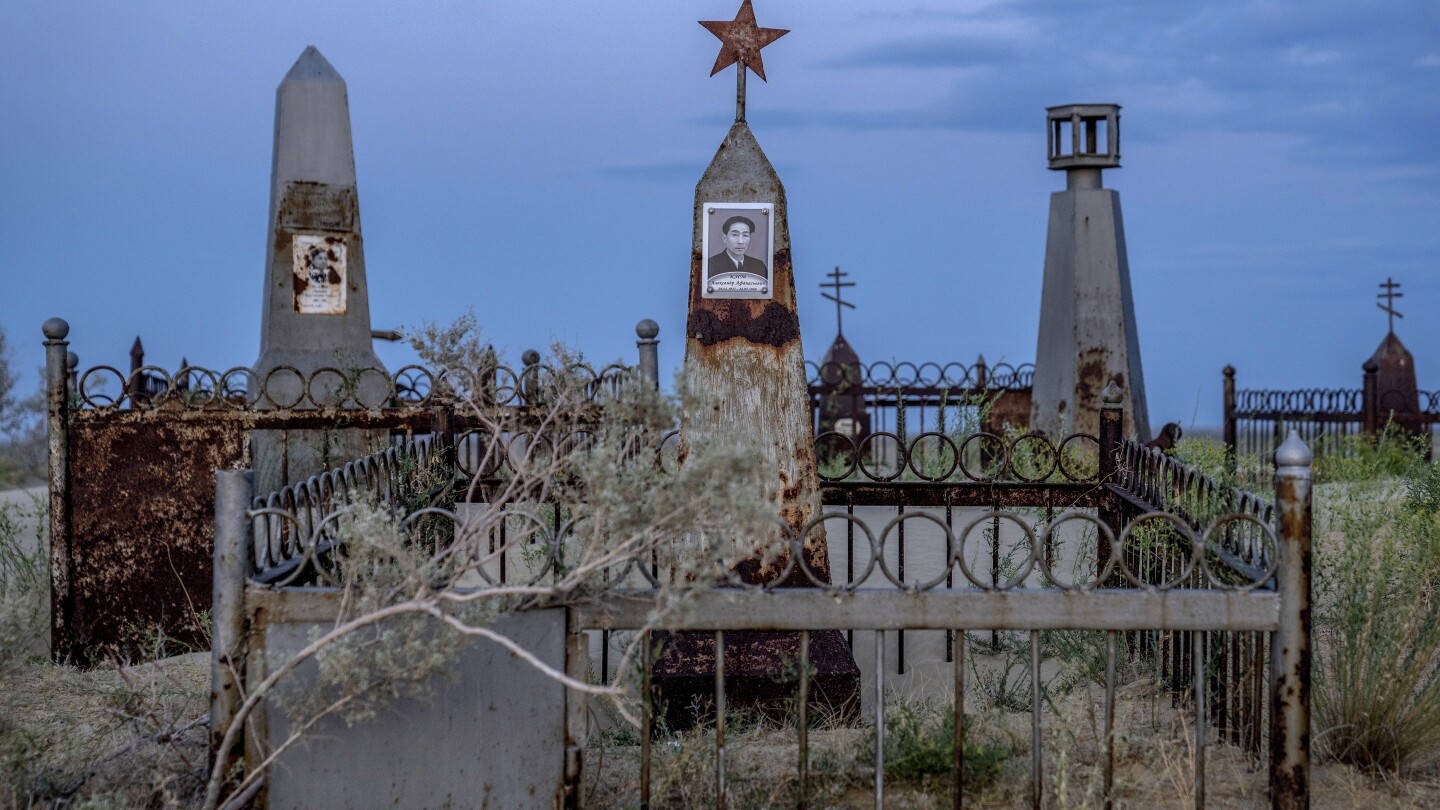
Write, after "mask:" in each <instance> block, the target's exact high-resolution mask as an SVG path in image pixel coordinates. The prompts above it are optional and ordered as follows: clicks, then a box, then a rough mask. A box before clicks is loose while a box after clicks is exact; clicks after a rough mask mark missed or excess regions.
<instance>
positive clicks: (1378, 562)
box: [1315, 447, 1440, 774]
mask: <svg viewBox="0 0 1440 810" xmlns="http://www.w3.org/2000/svg"><path fill="white" fill-rule="evenodd" d="M1400 458H1401V457H1400V456H1398V455H1396V454H1394V453H1393V451H1392V450H1387V449H1386V448H1383V447H1377V448H1376V449H1375V452H1374V455H1373V456H1368V457H1366V456H1362V457H1360V458H1357V459H1355V460H1353V461H1350V462H1345V463H1344V465H1343V466H1341V465H1337V466H1334V467H1331V470H1332V471H1336V470H1340V471H1343V472H1344V473H1345V474H1347V475H1349V476H1354V477H1352V478H1350V479H1349V480H1347V481H1346V482H1345V483H1343V484H1334V485H1331V486H1329V487H1325V488H1323V489H1322V490H1321V492H1322V496H1321V497H1320V498H1317V524H1318V526H1319V528H1320V531H1319V532H1317V536H1319V537H1320V538H1321V539H1322V542H1321V543H1320V544H1318V548H1317V549H1316V566H1315V568H1316V614H1317V621H1316V630H1315V633H1316V639H1317V645H1316V646H1317V654H1316V657H1315V716H1316V721H1317V729H1318V731H1319V734H1318V737H1319V739H1320V740H1322V741H1323V744H1324V746H1325V748H1326V750H1327V751H1329V752H1330V754H1331V755H1332V756H1333V757H1335V758H1336V759H1338V760H1340V761H1342V762H1346V763H1349V764H1352V765H1355V766H1358V767H1361V768H1363V769H1366V770H1370V771H1380V772H1386V773H1391V774H1402V773H1406V772H1409V771H1413V770H1415V769H1417V768H1421V767H1424V766H1426V765H1428V764H1431V763H1434V762H1435V761H1437V759H1440V468H1437V467H1436V466H1435V465H1433V464H1427V463H1416V459H1414V458H1413V457H1411V458H1409V459H1408V460H1406V461H1405V466H1406V469H1407V470H1408V473H1407V475H1406V477H1405V478H1403V479H1399V480H1397V479H1390V478H1386V477H1382V476H1385V475H1386V474H1388V473H1389V472H1390V471H1391V470H1393V469H1395V467H1396V466H1397V465H1398V463H1399V461H1400ZM1361 476H1368V477H1361Z"/></svg>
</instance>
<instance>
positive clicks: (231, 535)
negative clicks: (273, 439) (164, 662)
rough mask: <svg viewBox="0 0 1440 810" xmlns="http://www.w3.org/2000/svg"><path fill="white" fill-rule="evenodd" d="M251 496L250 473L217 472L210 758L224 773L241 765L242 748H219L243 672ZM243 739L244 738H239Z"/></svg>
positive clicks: (237, 705)
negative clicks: (222, 762)
mask: <svg viewBox="0 0 1440 810" xmlns="http://www.w3.org/2000/svg"><path fill="white" fill-rule="evenodd" d="M254 496H255V474H254V473H253V472H251V471H250V470H216V471H215V557H214V560H215V562H214V573H213V575H212V576H213V579H212V580H211V591H210V620H211V635H210V642H211V643H210V756H211V758H212V760H211V761H212V762H213V761H215V760H216V759H219V758H223V759H225V760H226V764H225V769H226V771H229V769H230V766H231V765H232V764H233V763H234V762H235V761H237V760H239V758H240V756H241V754H242V752H243V751H244V745H243V744H242V743H238V742H237V744H236V745H235V747H234V748H232V749H230V750H229V751H221V750H220V744H221V743H222V742H223V741H224V739H225V733H226V732H227V731H228V730H229V729H230V724H231V722H232V721H234V719H235V714H236V712H237V711H239V709H240V702H241V691H240V678H241V675H240V673H241V672H243V671H244V667H245V663H244V661H245V649H244V647H245V579H246V577H247V576H248V574H249V567H250V551H249V544H250V521H249V519H248V518H247V517H246V514H245V513H246V511H247V510H249V508H250V500H251V498H253V497H254ZM241 739H243V736H242V737H241Z"/></svg>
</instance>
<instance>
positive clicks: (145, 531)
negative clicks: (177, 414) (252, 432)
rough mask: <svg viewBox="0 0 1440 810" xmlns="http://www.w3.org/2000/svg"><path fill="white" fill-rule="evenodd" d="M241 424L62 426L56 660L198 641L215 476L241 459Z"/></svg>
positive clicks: (89, 659)
mask: <svg viewBox="0 0 1440 810" xmlns="http://www.w3.org/2000/svg"><path fill="white" fill-rule="evenodd" d="M247 441H248V432H247V431H246V429H245V426H244V425H243V424H242V423H240V422H238V421H209V422H174V421H158V420H157V421H148V422H142V421H140V420H127V421H126V422H123V423H118V424H107V423H105V422H99V421H94V420H74V421H73V422H72V424H71V425H70V447H69V451H70V458H71V459H72V460H73V461H72V467H71V469H70V475H69V488H70V511H71V515H72V524H71V538H70V559H69V571H68V572H67V573H68V579H69V583H70V592H69V594H68V598H66V599H64V600H62V601H61V603H60V604H59V605H58V606H57V607H58V608H59V611H60V612H61V614H62V615H59V616H56V617H55V625H54V626H55V636H54V653H55V656H56V657H57V658H59V659H69V660H72V661H75V662H76V663H81V664H86V663H93V662H95V661H96V660H98V659H100V658H102V657H104V656H105V655H107V654H108V653H109V651H111V650H115V651H119V652H121V653H124V652H127V651H133V650H137V649H140V648H142V647H144V646H145V645H146V644H148V643H150V642H152V641H154V640H155V639H156V638H158V637H160V634H163V638H164V639H166V640H167V643H173V644H181V645H197V646H200V647H203V646H205V645H206V642H205V633H206V632H207V630H208V628H206V627H204V626H202V625H204V624H205V623H206V622H204V620H203V618H202V616H201V614H202V613H203V612H204V611H206V610H207V609H208V608H209V605H210V588H211V581H210V578H211V557H212V554H213V549H214V542H215V537H214V534H215V525H214V513H215V484H214V481H215V478H214V476H215V470H216V469H230V468H236V467H240V466H243V465H244V464H246V463H248V459H247V458H246V444H247Z"/></svg>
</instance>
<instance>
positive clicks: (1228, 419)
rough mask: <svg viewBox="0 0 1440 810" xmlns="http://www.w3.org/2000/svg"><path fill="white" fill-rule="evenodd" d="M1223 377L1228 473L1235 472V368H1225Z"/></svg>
mask: <svg viewBox="0 0 1440 810" xmlns="http://www.w3.org/2000/svg"><path fill="white" fill-rule="evenodd" d="M1221 373H1223V374H1224V375H1225V384H1224V389H1225V434H1224V442H1225V456H1226V464H1227V465H1229V468H1230V472H1234V471H1235V453H1236V452H1237V448H1236V447H1235V367H1234V366H1226V367H1225V370H1224V371H1223V372H1221Z"/></svg>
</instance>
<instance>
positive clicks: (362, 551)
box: [206, 320, 787, 807]
mask: <svg viewBox="0 0 1440 810" xmlns="http://www.w3.org/2000/svg"><path fill="white" fill-rule="evenodd" d="M413 334H415V335H417V338H416V340H417V348H418V349H419V350H420V354H421V356H422V358H423V359H425V360H427V361H428V362H429V363H430V364H431V365H432V367H438V368H442V369H444V374H443V375H442V376H441V377H440V378H439V380H440V382H441V384H442V385H443V386H444V389H445V390H443V391H442V392H441V395H443V396H449V397H452V398H453V399H454V401H455V405H456V407H457V408H460V409H463V411H464V413H465V415H466V417H467V418H468V421H469V423H470V425H471V426H472V428H473V431H474V432H473V434H472V435H474V436H475V437H476V439H474V440H473V442H474V443H473V444H472V446H471V447H469V448H468V452H470V453H471V456H472V457H474V458H478V459H479V463H478V464H477V465H476V467H475V469H478V470H481V471H503V474H495V475H491V476H489V477H484V476H481V475H478V474H477V475H476V476H475V477H474V478H472V479H471V480H469V481H468V482H461V486H460V489H463V490H464V495H463V496H462V497H464V499H465V500H466V501H467V502H469V506H470V507H471V508H469V509H467V510H465V511H463V512H461V511H450V510H446V509H443V508H440V507H431V508H429V509H427V510H423V511H424V512H425V514H423V515H420V516H419V517H418V519H416V518H414V517H412V515H410V514H407V513H406V512H407V510H408V509H409V508H410V507H412V506H414V505H416V504H415V501H414V499H415V498H416V497H417V496H422V497H423V494H424V493H427V492H429V491H430V490H431V489H433V488H434V486H435V485H437V484H439V483H441V482H443V481H446V480H448V475H449V472H448V471H447V470H441V471H439V472H438V473H436V471H433V470H428V469H427V470H422V469H415V470H412V471H411V473H412V474H414V475H416V476H419V477H420V478H424V479H425V480H424V481H418V482H412V484H413V485H406V486H402V487H399V488H398V489H397V492H398V493H399V494H400V496H402V499H403V500H404V501H405V503H399V504H380V503H370V502H353V503H349V504H346V505H345V506H344V507H343V508H342V509H341V511H340V512H339V513H338V514H336V515H335V516H334V517H333V518H332V519H331V520H329V521H327V522H325V523H324V524H323V526H324V530H325V531H326V532H328V534H329V537H330V539H329V540H328V541H327V542H326V543H325V544H324V545H325V547H326V548H330V549H333V550H331V551H330V552H329V553H326V554H317V555H316V556H315V563H316V564H315V566H314V570H313V572H312V573H313V576H314V577H315V578H316V579H318V580H319V581H320V583H321V584H323V585H328V586H330V587H333V588H335V589H336V590H337V591H338V592H339V593H340V594H341V595H342V597H343V598H342V599H341V600H340V604H341V605H342V608H341V613H340V615H339V616H338V617H337V618H336V620H335V621H334V623H333V624H327V625H326V627H324V628H323V629H321V630H317V631H315V632H314V633H313V634H312V636H311V638H310V640H309V643H308V644H306V645H305V646H304V647H303V648H302V649H301V650H299V651H298V652H297V653H296V654H295V655H294V656H292V657H290V658H288V659H286V660H284V661H267V662H266V666H267V671H268V673H269V674H268V675H267V676H266V677H265V678H264V679H263V680H261V681H259V682H258V683H251V684H247V690H246V693H245V695H244V700H243V701H242V702H241V704H240V707H239V710H238V711H237V713H236V717H235V720H234V722H233V723H231V725H230V727H229V728H228V729H224V730H218V731H221V732H223V734H224V741H223V743H222V746H221V750H231V749H232V748H233V746H234V744H235V742H236V741H237V740H238V738H239V735H240V734H241V733H242V730H243V729H244V727H245V724H246V722H247V721H248V718H249V717H250V716H251V715H252V714H253V713H254V712H255V711H256V709H257V708H258V707H259V706H260V704H261V703H262V702H263V701H266V700H276V699H278V701H279V704H280V707H281V708H283V709H284V710H285V711H286V713H287V714H289V715H290V717H291V718H292V722H291V724H290V727H291V728H293V729H296V731H295V732H294V733H292V734H291V735H290V737H289V738H288V739H286V740H284V741H281V742H280V743H279V744H278V745H276V746H275V747H274V748H273V749H271V750H268V751H264V752H263V756H262V757H261V758H260V759H259V763H258V766H257V767H254V768H252V769H250V770H249V771H247V772H244V773H226V771H225V760H224V758H217V760H216V763H215V766H214V767H213V768H212V770H211V773H210V775H209V784H208V787H207V790H206V806H208V807H217V806H221V804H222V799H224V801H225V803H226V804H227V805H228V804H238V803H240V802H241V801H243V799H244V797H245V795H246V792H247V791H248V790H249V789H250V788H251V787H252V786H254V785H256V784H258V780H259V779H260V778H261V777H262V775H263V773H264V771H265V769H266V768H268V767H269V766H270V765H271V764H272V763H274V762H275V761H276V760H277V758H279V757H280V756H281V755H282V754H283V752H284V751H285V750H287V749H288V748H289V747H290V746H292V745H294V744H295V743H297V742H298V741H299V739H300V738H301V737H302V735H303V733H304V732H305V730H306V729H309V728H311V727H313V726H314V724H315V723H317V722H318V721H319V720H320V719H321V718H323V717H326V716H329V715H339V716H341V717H343V718H344V719H345V720H346V721H347V722H359V721H362V720H364V719H366V718H367V717H369V716H372V715H373V714H374V713H375V712H376V711H377V709H378V707H379V706H381V705H382V704H384V703H385V702H386V701H388V700H391V699H393V698H395V697H397V696H400V695H413V694H415V693H416V692H417V690H419V691H422V693H423V690H424V689H425V685H426V684H427V683H430V682H432V681H433V679H434V678H435V677H437V676H440V675H443V674H445V673H446V672H447V671H448V667H449V666H450V664H451V662H452V661H453V660H454V658H455V656H456V655H457V653H458V651H459V649H460V648H461V647H462V646H463V645H465V644H467V643H469V640H470V639H472V638H476V637H479V638H485V639H489V640H491V641H494V642H496V643H498V644H500V645H501V646H502V647H504V648H505V649H507V650H508V651H509V652H511V653H513V654H514V655H515V656H517V657H518V658H520V659H521V660H523V661H525V662H527V663H528V664H530V665H531V666H533V667H535V669H536V670H537V671H538V673H539V674H541V675H543V676H545V677H549V678H552V679H555V680H556V681H559V682H561V683H563V684H564V685H565V686H566V687H568V688H570V689H573V690H577V691H581V692H586V693H589V694H591V695H596V696H600V697H603V698H608V699H610V700H612V701H613V707H614V709H615V711H616V713H617V714H618V715H619V716H620V717H622V718H623V719H624V720H625V721H627V722H632V723H633V722H635V718H636V713H635V712H634V710H633V706H634V701H635V691H634V689H633V685H632V684H627V683H626V682H625V681H626V678H627V674H628V673H633V672H634V671H635V669H634V668H633V667H630V666H627V665H626V661H627V660H629V659H633V657H634V656H635V655H636V654H637V653H638V650H639V648H640V646H641V645H640V639H641V638H643V635H642V634H638V633H637V634H634V635H633V636H632V639H633V640H632V641H631V643H630V644H628V645H627V646H626V648H625V649H623V650H621V651H620V653H619V655H620V659H621V660H620V662H619V663H618V664H617V665H616V671H617V672H618V673H620V676H619V677H618V678H617V680H616V682H614V683H611V684H606V685H597V684H590V683H587V682H584V681H582V680H578V679H574V678H571V677H569V676H567V675H566V674H565V673H563V672H560V671H558V670H556V669H554V668H552V667H550V666H548V665H547V664H545V663H544V662H542V661H541V660H540V659H538V658H537V657H535V656H534V655H533V654H531V653H530V652H529V651H527V650H525V649H524V648H522V647H520V646H518V645H516V644H515V643H514V642H512V641H511V640H510V639H508V638H506V637H504V636H503V635H502V634H501V633H498V632H496V631H495V630H493V629H492V627H493V625H494V623H495V621H496V620H497V619H498V618H499V617H501V616H503V615H505V614H507V613H509V612H512V611H515V610H520V609H524V608H527V607H532V606H549V605H558V604H567V603H572V602H575V601H580V600H585V599H588V598H590V595H591V594H594V593H596V592H598V591H601V590H603V589H605V588H607V587H610V586H612V585H613V584H614V583H616V582H620V581H625V580H626V579H627V578H633V577H638V576H640V574H639V573H637V570H636V566H635V565H634V563H635V562H636V561H644V562H645V563H647V565H645V566H643V567H644V568H645V569H649V568H651V567H652V566H653V567H654V569H655V570H657V571H658V572H659V577H658V579H659V581H658V585H659V589H658V594H659V596H658V597H657V601H656V604H655V606H654V612H653V616H654V622H656V623H657V624H658V623H659V622H661V621H663V618H664V617H665V616H667V615H670V614H672V613H673V612H675V611H681V610H684V609H685V605H686V601H687V600H686V597H687V595H688V594H689V593H691V592H693V591H694V590H696V589H700V588H708V587H710V586H711V585H712V584H713V583H714V581H715V578H716V577H717V576H723V575H724V574H725V573H726V572H727V571H728V570H729V569H730V567H731V566H732V565H733V564H734V563H735V562H736V561H738V560H739V559H744V558H747V557H756V556H759V557H762V558H765V559H767V560H772V561H773V559H774V558H775V557H776V556H778V555H779V554H781V553H784V552H785V551H786V550H787V549H785V548H784V547H778V546H777V545H776V544H773V543H769V542H767V540H768V538H769V537H770V536H771V535H773V534H774V532H773V531H771V530H770V529H769V528H768V527H769V525H770V523H771V522H772V521H773V515H774V512H773V509H774V503H775V501H774V498H775V493H773V492H770V491H769V490H768V489H767V487H766V485H765V484H764V483H762V482H764V481H766V480H769V477H768V476H765V475H764V474H763V471H761V470H758V469H756V467H757V465H755V464H754V461H753V459H754V458H755V456H756V454H754V453H753V452H751V448H750V447H749V446H748V445H746V444H745V443H744V442H743V440H742V439H739V438H736V437H726V440H725V441H724V442H723V443H720V442H718V441H717V442H714V443H706V442H703V441H698V440H692V441H690V442H688V443H687V446H686V447H685V454H686V458H685V463H684V464H683V465H680V466H679V467H678V468H670V469H666V468H664V467H663V465H661V464H658V463H657V462H656V456H657V452H658V447H659V440H660V437H663V436H664V435H665V434H666V432H667V431H668V430H670V429H671V428H672V426H673V425H674V424H675V423H676V421H677V419H676V409H677V405H678V403H677V402H676V401H674V400H672V399H670V398H667V397H664V396H662V395H661V394H660V393H659V392H657V391H655V390H653V389H652V388H651V387H650V386H648V385H645V384H644V383H643V382H642V381H640V380H638V379H624V380H621V381H619V382H618V383H616V384H614V385H604V386H597V385H596V381H595V379H594V378H593V376H590V375H588V374H587V373H586V372H585V371H584V369H583V366H582V364H581V362H580V358H578V357H577V356H574V355H572V354H570V353H568V352H566V351H564V350H563V349H561V348H558V347H557V348H556V350H555V352H554V354H553V355H552V358H551V361H550V362H548V363H544V364H541V365H539V366H534V367H532V368H529V369H527V372H526V379H525V380H523V381H522V387H523V388H524V397H523V399H524V407H514V406H511V405H503V404H496V401H495V400H496V399H497V397H492V396H489V395H488V394H489V393H490V392H489V390H488V389H487V386H486V383H485V381H484V376H485V375H484V373H483V372H484V370H485V369H490V368H493V362H494V360H493V354H491V353H490V352H489V349H488V347H486V346H484V345H483V344H482V343H481V342H480V341H479V339H478V337H477V336H476V335H475V333H474V330H473V323H472V322H469V321H465V320H462V322H461V323H459V324H457V325H456V326H452V327H444V328H436V327H425V328H422V329H419V330H415V331H414V332H413ZM476 369H479V370H481V373H479V374H477V373H476V372H475V370H476ZM680 391H681V393H680V395H679V396H680V398H681V400H682V401H683V398H684V397H685V392H684V387H683V383H682V384H681V386H680ZM437 520H441V521H448V522H449V525H451V526H453V533H450V532H437V531H436V527H435V522H436V521H437ZM502 527H503V529H504V532H503V536H504V540H503V542H500V543H499V544H498V545H497V544H496V543H495V542H494V538H495V537H496V534H497V530H499V529H501V528H502ZM552 529H553V531H552ZM756 538H760V539H759V540H757V539H756ZM311 542H314V543H315V546H314V547H315V548H320V547H321V544H320V543H319V542H317V541H315V540H313V539H312V541H311ZM537 545H538V546H539V547H540V548H541V549H543V551H542V552H541V553H535V547H536V546H537ZM502 558H511V561H512V563H513V564H516V565H520V566H522V568H524V569H525V574H526V575H525V576H523V577H512V578H511V579H510V580H508V581H507V580H506V579H504V578H497V577H496V575H495V574H496V570H497V569H496V566H497V565H498V564H499V562H500V560H501V559H502ZM312 662H313V663H312ZM301 667H307V668H309V667H313V669H314V670H315V671H317V672H318V676H317V677H316V678H314V680H313V681H312V682H311V683H309V684H308V685H305V686H300V685H298V684H300V681H299V680H294V679H292V676H293V675H294V674H295V673H296V672H297V671H299V670H300V668H301ZM227 793H228V794H229V796H230V797H231V798H230V799H225V798H224V797H225V794H227Z"/></svg>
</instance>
